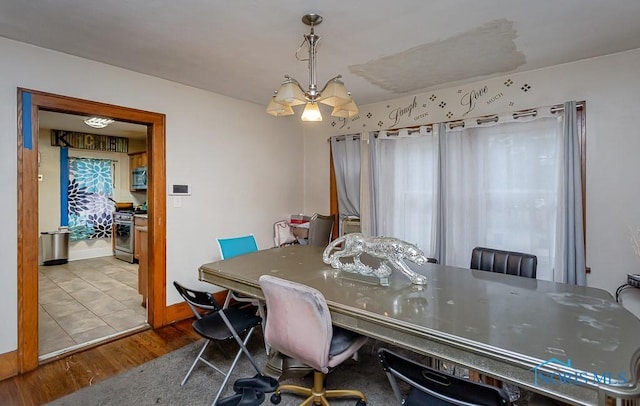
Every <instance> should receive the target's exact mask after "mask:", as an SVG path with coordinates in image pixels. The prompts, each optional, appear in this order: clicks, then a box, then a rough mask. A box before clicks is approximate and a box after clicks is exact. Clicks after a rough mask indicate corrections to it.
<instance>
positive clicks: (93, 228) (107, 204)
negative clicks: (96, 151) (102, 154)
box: [67, 158, 113, 241]
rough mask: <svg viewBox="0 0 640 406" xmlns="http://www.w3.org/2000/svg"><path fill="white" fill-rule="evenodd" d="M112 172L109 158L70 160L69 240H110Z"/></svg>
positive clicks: (68, 197)
mask: <svg viewBox="0 0 640 406" xmlns="http://www.w3.org/2000/svg"><path fill="white" fill-rule="evenodd" d="M112 196H113V171H112V165H111V160H110V159H93V158H69V186H68V196H67V199H68V211H69V233H70V234H69V239H70V240H71V241H79V240H88V239H97V238H111V228H112V224H113V216H112V211H113V202H112V201H111V200H110V198H112Z"/></svg>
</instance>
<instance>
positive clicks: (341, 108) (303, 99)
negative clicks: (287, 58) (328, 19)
mask: <svg viewBox="0 0 640 406" xmlns="http://www.w3.org/2000/svg"><path fill="white" fill-rule="evenodd" d="M302 22H303V23H305V24H306V25H309V26H311V32H310V33H309V34H307V35H305V36H304V42H303V43H302V45H306V46H307V48H308V59H300V58H298V52H299V51H300V49H298V52H296V58H298V59H299V60H302V61H309V87H308V88H307V89H303V88H302V86H300V83H299V82H298V81H297V80H295V79H294V78H292V77H291V76H289V75H285V76H284V81H283V82H282V85H280V89H278V90H277V91H276V92H275V95H274V96H273V97H272V98H271V100H270V102H269V105H268V106H267V110H266V111H267V113H269V114H271V115H273V116H286V115H291V114H293V109H292V107H294V106H298V105H302V104H304V105H305V108H304V111H303V113H302V116H301V119H302V121H322V114H321V113H320V108H319V106H318V103H322V104H326V105H328V106H331V107H333V110H332V112H331V115H332V116H335V117H345V118H351V117H354V116H355V115H357V114H358V107H357V106H356V103H355V102H354V101H353V98H352V97H351V93H349V92H348V91H347V89H346V87H345V86H344V83H343V82H342V76H340V75H338V76H336V77H334V78H332V79H330V80H329V81H328V82H327V83H326V84H325V85H324V87H323V88H322V89H321V90H318V86H317V84H316V46H317V45H318V41H320V37H319V36H317V35H315V34H314V32H313V27H314V26H316V25H318V24H320V23H321V22H322V17H321V16H319V15H317V14H307V15H305V16H304V17H302ZM300 48H302V46H301V47H300Z"/></svg>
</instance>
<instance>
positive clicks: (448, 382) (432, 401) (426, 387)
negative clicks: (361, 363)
mask: <svg viewBox="0 0 640 406" xmlns="http://www.w3.org/2000/svg"><path fill="white" fill-rule="evenodd" d="M378 357H379V358H380V361H381V363H382V368H383V369H384V371H385V372H386V373H387V377H388V378H389V382H390V383H391V387H392V389H393V392H394V394H395V395H396V398H397V399H398V404H399V405H404V406H422V405H438V406H439V405H478V406H507V405H510V401H509V396H508V395H507V394H506V393H505V392H504V390H502V389H500V388H498V387H495V386H490V385H486V384H483V383H481V382H474V381H470V380H468V379H464V378H459V377H457V376H453V375H451V374H448V373H445V372H442V371H438V370H436V369H433V368H430V367H428V366H426V365H423V364H420V363H418V362H415V361H413V360H410V359H408V358H405V357H403V356H401V355H399V354H396V353H394V352H392V351H389V350H387V349H386V348H381V349H380V350H379V351H378ZM398 380H401V381H403V382H405V383H407V384H409V385H410V386H411V391H410V392H409V395H408V396H407V398H406V399H404V402H403V399H402V395H401V392H400V388H399V385H398Z"/></svg>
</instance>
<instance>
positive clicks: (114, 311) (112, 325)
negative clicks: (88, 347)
mask: <svg viewBox="0 0 640 406" xmlns="http://www.w3.org/2000/svg"><path fill="white" fill-rule="evenodd" d="M39 304H40V309H39V314H38V316H39V317H38V318H39V355H40V357H43V356H46V355H51V354H53V353H58V352H60V351H63V350H66V349H69V348H72V347H77V346H78V345H82V344H86V343H88V342H90V341H94V340H97V339H100V338H105V337H108V336H111V335H113V334H117V333H120V332H123V331H126V330H130V329H132V328H135V327H140V326H143V325H145V324H146V319H147V311H146V309H145V308H144V307H142V296H141V295H139V294H138V265H137V264H129V263H127V262H124V261H121V260H119V259H116V258H115V257H101V258H92V259H86V260H79V261H72V262H69V263H67V264H64V265H53V266H40V269H39Z"/></svg>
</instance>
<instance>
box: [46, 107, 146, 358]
mask: <svg viewBox="0 0 640 406" xmlns="http://www.w3.org/2000/svg"><path fill="white" fill-rule="evenodd" d="M90 117H92V116H87V115H77V114H66V113H58V112H52V111H47V110H42V109H40V111H39V112H38V124H39V134H38V136H39V138H38V140H39V142H38V200H39V205H38V206H39V209H38V223H39V230H40V233H41V234H40V239H39V243H40V247H39V249H40V254H41V255H40V264H41V265H40V266H39V275H38V277H39V278H38V279H39V284H38V285H39V287H38V304H39V310H38V311H39V313H38V335H39V340H38V347H39V348H38V356H39V361H40V363H41V364H42V363H44V362H47V361H49V360H52V359H57V358H59V357H61V356H64V355H66V354H68V353H72V352H76V351H79V350H82V349H84V348H86V347H89V346H94V345H97V344H102V343H104V342H106V341H109V340H112V339H115V338H118V337H121V336H122V335H126V334H130V333H131V332H135V331H140V330H143V329H146V328H149V325H148V324H147V311H146V300H145V298H144V295H143V292H144V291H145V290H144V288H145V286H141V285H142V284H141V283H140V282H141V281H140V278H139V276H142V273H140V272H139V264H138V263H139V262H140V261H139V255H137V256H136V259H135V260H134V258H133V256H134V255H133V253H131V254H129V258H124V259H123V260H120V259H118V258H121V257H118V256H117V255H115V256H114V253H118V252H119V251H118V249H119V248H120V247H119V245H120V242H121V241H122V240H124V239H126V240H127V241H128V242H129V245H133V238H134V233H133V228H134V227H133V220H134V218H135V219H136V220H139V222H142V221H146V220H147V219H146V217H147V215H146V210H142V208H144V207H146V201H147V192H146V189H139V188H134V187H133V186H134V185H133V184H132V183H131V173H132V169H133V168H132V163H138V161H137V160H136V158H138V157H140V156H142V155H144V157H145V161H146V150H147V126H146V125H139V124H134V123H124V122H121V121H114V122H112V123H109V124H108V125H107V126H105V127H104V128H96V127H92V126H89V125H88V124H86V120H88V119H89V118H90ZM94 125H95V124H94ZM145 165H146V163H145ZM145 169H146V166H145ZM145 172H146V171H145ZM145 179H146V175H145ZM144 186H145V187H146V182H145V185H144ZM123 216H126V217H127V218H130V219H131V221H130V222H127V223H126V225H127V227H124V226H120V225H119V223H120V222H119V218H120V217H123ZM129 223H131V224H129ZM60 230H62V231H60ZM125 231H126V232H125ZM43 233H46V234H43ZM114 237H116V238H114ZM136 237H137V236H136ZM56 238H57V240H56ZM67 240H68V241H67ZM54 241H58V244H57V247H58V248H59V250H58V251H59V252H52V251H53V250H52V249H51V246H52V245H53V246H56V244H55V243H54ZM62 247H64V248H66V249H62ZM138 251H139V250H138ZM131 252H133V250H131ZM136 254H139V252H136ZM56 255H58V256H60V257H61V258H62V259H58V258H57V257H56ZM145 260H146V256H145Z"/></svg>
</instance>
